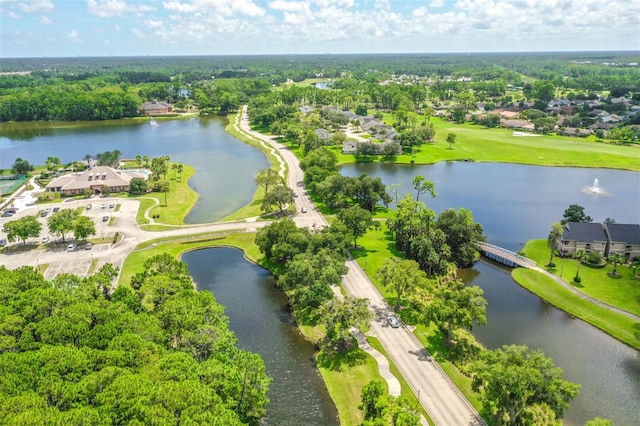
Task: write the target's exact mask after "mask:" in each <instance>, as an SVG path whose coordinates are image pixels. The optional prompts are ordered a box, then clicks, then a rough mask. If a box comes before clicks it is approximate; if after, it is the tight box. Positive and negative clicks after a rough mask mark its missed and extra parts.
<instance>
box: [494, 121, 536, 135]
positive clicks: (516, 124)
mask: <svg viewBox="0 0 640 426" xmlns="http://www.w3.org/2000/svg"><path fill="white" fill-rule="evenodd" d="M500 125H501V126H502V127H505V128H507V129H517V130H526V131H528V132H533V131H534V130H535V126H534V124H533V123H532V122H530V121H528V120H504V119H503V120H500Z"/></svg>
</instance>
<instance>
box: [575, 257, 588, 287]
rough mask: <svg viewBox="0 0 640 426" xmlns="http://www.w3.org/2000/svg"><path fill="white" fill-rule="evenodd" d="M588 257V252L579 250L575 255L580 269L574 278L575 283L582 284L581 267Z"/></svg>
mask: <svg viewBox="0 0 640 426" xmlns="http://www.w3.org/2000/svg"><path fill="white" fill-rule="evenodd" d="M586 257H587V252H586V251H584V250H577V251H576V252H575V253H573V258H574V259H576V260H577V261H578V269H577V270H576V276H575V277H573V281H575V282H577V283H579V282H580V265H582V261H583V260H584V259H585V258H586Z"/></svg>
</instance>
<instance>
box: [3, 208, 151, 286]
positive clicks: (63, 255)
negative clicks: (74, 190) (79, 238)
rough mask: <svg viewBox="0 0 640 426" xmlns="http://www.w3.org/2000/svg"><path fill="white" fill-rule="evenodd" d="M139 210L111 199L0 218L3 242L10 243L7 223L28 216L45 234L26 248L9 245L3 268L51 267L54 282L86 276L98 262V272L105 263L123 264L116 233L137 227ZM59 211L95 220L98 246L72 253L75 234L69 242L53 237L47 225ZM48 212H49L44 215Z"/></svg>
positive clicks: (27, 210) (80, 247)
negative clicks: (68, 276)
mask: <svg viewBox="0 0 640 426" xmlns="http://www.w3.org/2000/svg"><path fill="white" fill-rule="evenodd" d="M103 204H104V205H105V206H104V208H103V206H102V205H103ZM88 205H91V207H90V208H89V209H87V206H88ZM110 205H112V207H110ZM138 206H139V202H138V201H137V200H126V199H124V200H119V199H111V198H109V199H90V200H79V201H76V200H74V201H70V202H64V203H57V204H44V205H34V206H29V207H26V208H22V209H19V210H18V211H17V212H16V214H14V215H13V216H11V217H0V240H7V236H6V234H5V233H4V232H3V231H2V227H3V226H4V224H5V223H6V222H8V221H12V220H16V219H19V218H21V217H25V216H35V217H36V219H37V220H38V221H39V222H40V223H42V231H41V232H40V235H39V236H38V237H37V238H29V239H27V241H26V244H23V243H22V241H14V242H9V241H6V246H5V247H4V248H2V252H0V264H2V265H5V266H6V267H7V268H9V269H14V268H17V267H20V266H23V265H29V266H33V267H42V266H43V265H48V266H47V268H46V270H45V272H44V276H45V278H53V277H55V276H56V275H58V274H61V273H71V274H75V275H80V276H85V275H87V274H88V272H89V270H90V268H91V264H92V263H93V262H94V261H95V262H96V265H95V270H97V269H99V268H100V267H101V266H102V265H104V264H105V263H115V264H119V260H120V259H119V257H118V255H117V254H116V252H118V250H114V244H113V236H114V234H115V233H116V232H119V233H121V234H124V233H126V232H127V229H131V227H134V228H135V227H136V225H135V217H136V213H137V209H138ZM55 208H57V209H59V210H62V209H77V210H79V211H80V212H81V214H82V215H83V216H87V217H90V218H92V219H93V221H94V223H95V227H96V234H95V235H94V236H93V237H91V238H90V240H93V241H94V242H95V244H94V245H93V246H92V247H91V249H89V250H87V249H86V246H85V243H78V244H77V247H75V249H74V250H73V251H69V248H68V247H69V244H73V243H76V241H75V239H74V237H73V233H71V232H70V233H67V234H66V235H65V241H63V240H62V238H61V237H60V236H58V235H56V236H54V235H51V234H50V233H49V229H48V226H47V222H48V220H49V218H50V217H51V215H52V214H54V212H53V210H54V209H55ZM45 209H49V210H48V211H47V213H46V214H43V213H42V212H43V211H45ZM116 210H117V211H116Z"/></svg>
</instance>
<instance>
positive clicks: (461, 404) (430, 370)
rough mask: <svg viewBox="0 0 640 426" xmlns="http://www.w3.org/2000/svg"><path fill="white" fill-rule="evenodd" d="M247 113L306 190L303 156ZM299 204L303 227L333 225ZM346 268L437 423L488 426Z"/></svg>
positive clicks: (355, 270)
mask: <svg viewBox="0 0 640 426" xmlns="http://www.w3.org/2000/svg"><path fill="white" fill-rule="evenodd" d="M241 113H242V118H241V119H240V129H241V131H242V132H243V133H244V134H247V135H251V136H253V137H254V138H256V139H260V140H262V141H264V142H265V143H267V144H270V145H271V146H273V147H274V148H276V149H277V150H278V153H279V154H280V155H281V156H282V158H283V159H284V161H285V162H286V163H287V165H288V168H289V174H288V177H287V178H288V181H287V183H288V184H289V185H290V187H291V188H294V189H295V188H301V187H303V179H304V175H303V173H302V170H300V167H299V161H298V159H297V157H296V156H295V155H294V154H293V153H292V152H291V151H290V150H289V149H287V148H286V147H285V146H284V145H282V144H281V143H279V142H277V141H276V140H275V138H273V137H268V136H265V135H262V134H260V133H258V132H255V131H253V130H251V128H250V126H249V118H248V116H247V110H246V107H244V108H243V109H242V112H241ZM295 203H296V207H299V206H305V207H306V206H308V208H307V210H308V214H302V215H300V214H298V215H296V217H295V219H294V220H295V221H296V223H297V225H298V226H309V227H311V223H313V225H314V226H318V225H319V226H327V225H328V223H327V221H326V219H325V218H324V216H323V215H322V214H320V212H319V211H318V210H317V209H316V208H315V206H314V205H313V203H312V202H311V201H310V200H308V198H307V197H299V198H296V201H295ZM346 266H347V268H348V272H347V274H346V275H345V276H344V277H343V280H342V286H343V288H344V289H345V291H346V292H347V294H349V295H350V296H352V297H358V298H365V299H368V301H369V306H370V309H371V310H372V311H373V313H374V320H372V321H371V324H370V326H371V333H373V334H375V336H376V337H377V338H378V340H379V341H380V344H381V345H382V347H383V348H384V349H385V351H386V352H387V354H388V355H389V357H390V358H391V360H392V361H393V363H394V365H395V366H396V367H397V368H398V370H399V371H400V373H401V374H402V376H403V377H404V379H405V381H406V382H407V384H408V385H409V386H410V387H411V388H412V389H413V391H414V393H415V395H416V396H417V398H418V401H419V402H420V404H421V405H422V406H423V407H424V409H425V410H426V411H427V412H428V413H429V415H430V416H431V419H432V420H433V421H434V423H435V424H436V425H452V426H465V425H484V422H483V421H482V418H481V417H480V416H479V414H478V412H477V411H476V410H475V409H474V408H473V406H472V405H471V404H470V403H469V401H467V399H466V398H465V397H464V395H462V393H461V392H460V390H459V389H458V388H457V386H456V385H455V384H454V383H453V382H452V381H451V380H450V379H449V376H447V374H446V373H445V372H444V371H443V370H442V368H440V366H439V365H438V363H437V362H436V361H435V360H434V359H433V358H432V357H431V355H430V354H429V353H428V352H427V350H426V349H425V348H424V345H422V344H421V343H420V341H419V340H418V338H417V337H416V336H415V335H414V334H413V333H412V332H411V331H410V330H409V329H408V328H407V327H400V328H392V327H390V326H389V324H388V323H387V316H388V315H389V314H390V313H391V312H392V310H391V308H390V307H389V306H388V305H387V303H386V301H385V299H384V298H383V297H382V295H381V294H380V292H379V291H378V289H377V288H376V287H375V285H374V284H373V283H372V282H371V280H370V279H369V277H368V276H367V274H366V273H365V272H364V271H363V270H362V268H361V267H360V265H359V264H358V263H357V262H356V261H355V260H353V259H350V260H348V261H347V262H346Z"/></svg>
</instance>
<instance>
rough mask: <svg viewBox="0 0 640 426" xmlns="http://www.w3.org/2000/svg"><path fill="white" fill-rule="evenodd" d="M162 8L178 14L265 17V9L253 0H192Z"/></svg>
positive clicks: (165, 5) (165, 3) (167, 2)
mask: <svg viewBox="0 0 640 426" xmlns="http://www.w3.org/2000/svg"><path fill="white" fill-rule="evenodd" d="M162 6H163V7H164V8H165V9H167V10H171V11H174V12H178V13H194V12H200V13H202V14H211V13H219V14H222V15H223V16H232V15H244V16H251V17H258V16H263V15H264V14H265V11H264V9H263V8H261V7H260V6H258V5H257V4H255V3H254V1H253V0H191V1H182V2H181V1H166V2H163V3H162Z"/></svg>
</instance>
